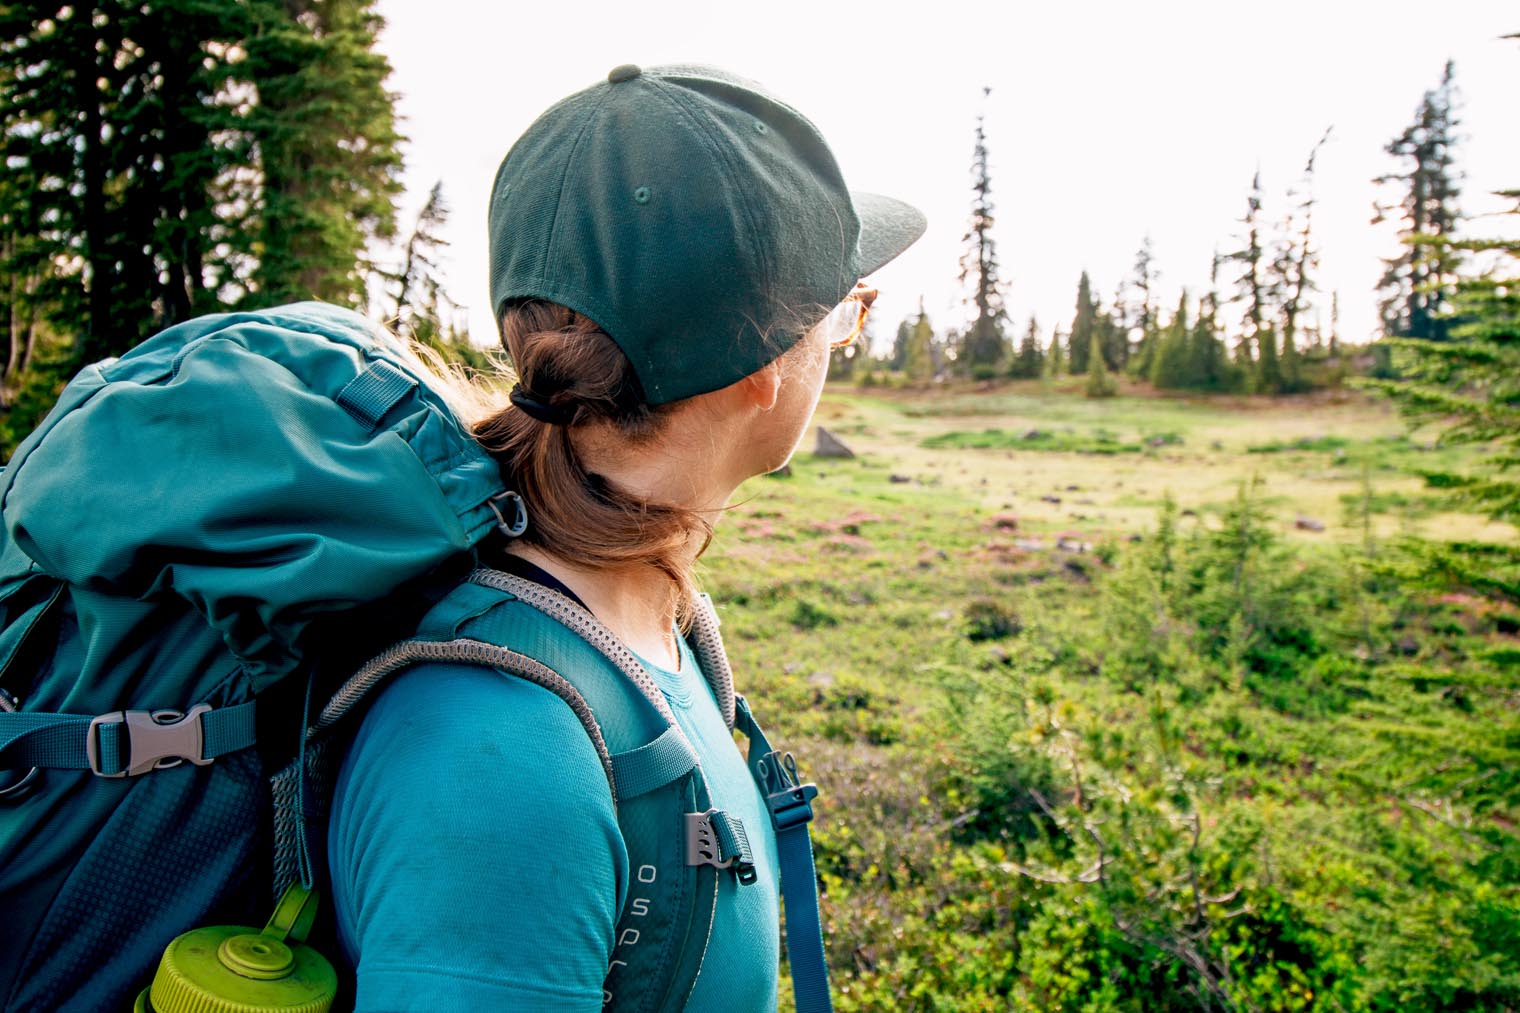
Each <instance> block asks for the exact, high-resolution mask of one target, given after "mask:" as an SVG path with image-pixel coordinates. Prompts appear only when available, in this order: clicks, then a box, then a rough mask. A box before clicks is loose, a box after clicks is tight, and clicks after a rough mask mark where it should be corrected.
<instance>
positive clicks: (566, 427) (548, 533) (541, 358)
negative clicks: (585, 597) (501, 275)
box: [429, 299, 713, 629]
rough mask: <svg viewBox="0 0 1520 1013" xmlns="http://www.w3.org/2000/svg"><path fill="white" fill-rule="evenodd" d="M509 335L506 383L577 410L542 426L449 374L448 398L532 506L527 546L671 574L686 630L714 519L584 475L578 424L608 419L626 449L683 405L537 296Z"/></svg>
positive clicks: (508, 315)
mask: <svg viewBox="0 0 1520 1013" xmlns="http://www.w3.org/2000/svg"><path fill="white" fill-rule="evenodd" d="M501 333H502V344H503V345H504V346H505V348H506V351H507V355H508V356H509V358H510V367H509V368H508V373H509V376H511V375H515V377H516V380H517V382H518V383H519V384H520V385H521V387H522V390H523V391H524V392H525V393H526V394H528V396H530V397H532V398H533V399H534V400H536V401H538V402H541V403H543V404H547V405H550V406H551V407H552V408H554V409H555V410H560V411H567V412H569V413H571V414H570V416H569V421H568V422H566V423H564V424H550V423H547V422H542V421H539V420H538V419H536V418H534V417H532V416H531V415H529V414H528V413H527V412H525V411H523V410H522V409H520V408H518V407H516V406H515V405H512V404H510V403H509V402H508V401H507V399H506V398H505V397H503V396H502V395H501V392H500V390H497V391H495V392H490V391H484V390H482V389H481V387H480V385H479V384H477V383H469V382H468V381H466V382H464V383H461V382H459V381H460V380H462V379H463V378H462V377H460V376H459V374H458V371H457V370H450V371H449V373H448V374H445V377H446V378H445V384H444V386H445V387H446V388H447V389H446V391H445V393H446V394H448V395H452V396H451V397H450V400H451V401H453V402H454V403H455V407H456V410H459V411H460V412H461V414H462V415H463V416H464V417H465V420H466V422H467V424H468V425H469V428H470V431H471V433H472V434H473V435H474V437H475V439H476V440H477V441H478V442H479V443H480V445H481V446H483V447H484V448H485V449H486V450H487V451H489V452H490V453H491V455H492V456H493V457H495V458H496V460H497V461H498V462H499V463H500V464H501V467H502V472H503V474H504V475H505V476H506V478H507V482H508V485H509V487H510V488H512V489H513V490H515V491H516V492H517V493H518V494H519V495H520V496H522V498H523V501H524V503H526V505H527V508H528V518H529V520H528V529H527V531H526V532H524V533H523V534H522V536H521V537H520V538H519V541H520V542H522V543H523V544H525V545H532V546H535V547H538V548H541V549H543V550H544V551H546V552H548V553H551V554H552V555H555V556H558V557H559V558H561V559H564V560H565V561H566V562H569V563H572V564H574V565H577V566H584V567H587V568H589V569H617V568H621V567H625V566H640V565H642V566H651V567H653V568H655V569H656V570H658V571H659V572H660V573H662V574H664V575H665V576H666V577H667V578H669V580H670V582H671V593H672V595H673V596H674V597H675V601H676V617H677V620H678V622H679V623H680V624H681V626H682V628H683V629H684V628H686V627H687V625H688V624H689V622H690V618H691V617H690V600H691V598H692V597H693V596H694V594H695V592H696V581H695V579H694V578H693V576H692V574H691V571H690V568H689V566H688V562H687V560H688V555H689V553H690V546H691V543H692V541H693V539H696V538H700V539H701V546H700V548H699V550H698V555H700V554H701V551H703V550H705V549H706V548H707V544H708V542H709V541H710V540H711V537H712V531H713V524H712V521H711V520H709V519H708V518H707V517H705V516H704V515H703V514H702V513H700V512H698V511H695V510H691V509H688V508H686V507H681V506H677V505H674V504H668V503H650V502H646V501H645V500H643V499H640V498H638V497H636V496H634V495H632V494H630V493H628V492H627V491H625V490H623V489H621V488H619V487H618V486H616V485H614V484H613V483H611V482H609V481H608V480H607V479H605V478H604V477H602V476H601V475H598V474H596V473H595V472H590V471H587V470H586V468H585V466H584V464H583V463H582V462H581V459H580V455H579V454H578V453H577V452H576V449H575V444H574V442H573V441H572V440H571V430H572V429H573V428H574V427H577V426H580V425H583V424H586V423H589V422H593V421H600V422H603V423H605V424H607V425H609V426H611V427H613V431H614V432H615V433H616V434H617V436H618V437H619V438H621V439H622V440H623V441H625V442H627V443H628V444H630V445H633V446H637V445H640V444H647V443H649V442H650V441H652V440H654V439H655V438H656V437H658V436H659V435H661V434H662V433H663V432H664V431H665V428H666V425H667V422H668V420H669V417H670V416H671V415H672V414H673V413H674V412H675V411H677V410H679V406H678V405H658V406H651V405H649V404H647V403H646V402H645V400H644V395H643V389H642V387H641V385H640V384H639V380H638V376H637V375H636V374H635V373H634V371H633V366H632V364H631V363H630V362H629V361H628V357H627V356H625V355H624V354H623V352H622V350H621V349H619V348H618V347H617V345H616V344H614V343H613V341H612V339H611V338H610V337H608V335H607V333H606V332H605V331H603V330H602V329H601V328H600V327H599V326H597V324H596V323H595V322H594V321H592V320H591V319H590V318H588V317H585V316H583V315H581V314H580V313H577V312H575V311H574V310H571V309H568V308H567V307H564V306H561V305H558V304H556V303H550V302H545V301H543V300H537V299H535V300H526V301H522V302H516V303H512V304H509V305H508V306H507V307H506V309H505V310H503V314H502V318H501ZM429 358H433V357H429ZM437 365H438V363H437V362H436V360H435V361H434V363H433V366H434V368H433V370H432V371H433V372H438V369H437ZM449 374H452V375H449Z"/></svg>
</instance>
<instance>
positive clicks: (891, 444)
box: [705, 384, 1520, 1011]
mask: <svg viewBox="0 0 1520 1013" xmlns="http://www.w3.org/2000/svg"><path fill="white" fill-rule="evenodd" d="M816 421H818V422H819V423H820V424H822V425H824V426H826V427H828V428H829V429H830V430H831V431H832V432H834V433H835V434H836V435H838V436H840V437H841V438H842V439H843V440H845V441H846V442H847V443H848V444H849V445H850V446H851V448H852V449H853V450H854V451H855V452H856V454H857V455H858V456H857V457H856V458H855V459H852V460H836V459H827V460H826V459H821V458H816V457H814V456H812V455H811V454H809V453H807V452H806V451H807V450H808V449H810V448H811V445H812V444H811V442H809V443H808V444H807V445H806V446H805V448H804V452H802V453H799V454H798V456H797V458H796V459H795V460H794V462H793V465H792V469H791V475H790V477H784V478H782V477H768V478H765V479H758V480H755V481H754V482H752V483H751V484H750V485H749V486H747V487H746V488H745V489H744V490H743V491H742V494H741V500H742V502H741V503H740V505H738V506H736V507H734V508H733V509H732V510H731V512H730V514H729V516H728V517H727V518H725V520H724V522H723V524H721V525H720V527H719V531H718V535H717V537H716V539H715V541H714V543H713V546H712V548H711V549H710V550H709V552H708V554H707V556H706V557H705V582H706V585H707V587H708V589H709V590H710V591H712V593H713V595H714V597H715V599H717V601H718V602H719V604H720V609H721V614H722V615H723V616H724V623H725V634H726V639H727V642H728V645H729V651H730V654H731V656H732V659H733V662H734V668H735V672H736V678H737V679H738V682H739V685H740V689H741V691H743V692H745V693H747V694H748V695H749V696H750V698H751V700H752V701H753V702H754V703H755V709H756V711H757V713H758V715H759V716H760V718H761V720H762V721H763V722H765V723H766V725H767V727H768V728H769V729H771V731H772V737H773V738H780V739H781V740H782V741H783V742H784V743H785V744H786V746H787V748H791V749H793V750H795V751H796V753H797V755H798V759H799V763H800V765H801V767H802V770H803V773H804V775H805V776H807V777H808V778H810V779H813V780H816V781H817V782H818V783H819V785H820V788H821V792H822V795H821V801H820V804H819V807H818V810H819V816H818V821H817V823H816V824H815V827H816V833H815V846H816V848H817V850H818V858H819V869H820V875H821V877H822V881H823V885H824V888H825V892H824V896H823V905H824V918H825V923H826V925H827V927H828V931H829V939H828V943H829V954H830V960H831V967H832V968H833V975H834V984H835V990H836V993H837V996H838V998H837V1003H838V1007H839V1008H840V1009H841V1010H844V1011H849V1010H891V1009H912V1010H1006V1009H1019V1010H1024V1009H1028V1010H1037V1009H1038V1010H1107V1009H1125V1010H1131V1009H1132V1010H1195V1009H1196V1010H1203V1009H1258V1010H1278V1009H1283V1010H1288V1009H1294V1010H1297V1009H1304V1010H1364V1009H1365V1010H1374V1009H1375V1010H1404V1009H1458V1008H1461V1009H1492V1010H1503V1009H1520V963H1517V955H1520V836H1517V830H1516V823H1517V822H1520V769H1517V764H1516V758H1517V757H1520V689H1517V685H1520V636H1517V634H1520V614H1516V613H1515V612H1513V611H1511V610H1508V609H1506V608H1502V607H1499V606H1496V605H1494V604H1492V603H1489V602H1485V601H1482V600H1479V599H1477V598H1475V597H1471V596H1466V595H1462V594H1450V593H1448V594H1437V593H1434V592H1420V591H1416V590H1414V589H1413V587H1412V585H1410V584H1408V583H1407V582H1406V581H1402V580H1401V579H1400V577H1399V554H1398V548H1397V547H1398V544H1399V541H1400V539H1401V538H1405V537H1408V536H1420V537H1425V538H1435V539H1440V538H1456V537H1462V538H1477V539H1493V540H1504V539H1511V538H1513V537H1514V534H1515V533H1514V532H1513V531H1512V530H1510V529H1509V528H1507V527H1505V526H1502V525H1494V524H1490V523H1487V522H1486V521H1484V520H1483V519H1482V518H1479V517H1474V516H1470V515H1464V514H1460V513H1453V512H1450V511H1448V510H1446V509H1444V508H1443V506H1442V505H1441V504H1440V503H1439V502H1438V501H1437V500H1436V499H1435V498H1434V497H1433V495H1432V494H1431V492H1430V491H1429V490H1427V489H1425V488H1424V487H1423V485H1422V483H1421V480H1420V478H1419V477H1418V475H1419V472H1420V470H1421V469H1422V468H1424V467H1428V466H1432V465H1434V464H1440V465H1448V464H1451V463H1453V461H1454V460H1459V459H1460V457H1461V455H1464V454H1476V453H1481V452H1482V450H1481V448H1471V447H1468V448H1452V447H1442V446H1437V445H1436V444H1435V443H1434V440H1433V437H1430V436H1427V435H1425V434H1422V433H1420V432H1415V433H1412V434H1411V433H1406V432H1405V430H1404V428H1403V426H1402V424H1401V423H1400V422H1399V420H1398V419H1397V418H1396V417H1395V416H1394V415H1393V413H1392V412H1391V410H1390V409H1389V408H1388V407H1387V406H1386V405H1384V404H1382V403H1379V402H1373V401H1368V400H1366V399H1364V398H1362V397H1360V396H1359V395H1351V394H1335V395H1331V394H1323V393H1322V394H1318V395H1314V396H1306V397H1303V398H1297V399H1295V398H1283V399H1273V400H1266V399H1244V398H1242V399H1233V400H1232V399H1213V400H1204V399H1200V400H1182V399H1161V398H1156V397H1154V396H1121V397H1119V398H1116V399H1112V400H1107V401H1090V400H1087V399H1085V398H1082V397H1080V396H1079V395H1073V394H1072V393H1071V392H1066V391H1052V390H1048V389H1043V388H1041V387H1040V386H1039V385H1038V384H1028V385H1013V386H1008V385H1004V386H1000V387H997V388H993V389H977V388H971V387H965V388H958V389H951V390H945V391H936V392H933V393H928V394H925V393H922V392H920V393H913V392H907V391H895V390H880V389H877V390H857V389H853V388H846V387H838V388H834V387H831V388H830V389H829V391H828V392H827V393H826V394H825V397H824V400H823V403H822V404H821V405H820V408H819V411H818V415H817V417H816ZM1427 462H1429V463H1427ZM785 992H786V989H785V988H784V989H783V993H785ZM789 1002H790V997H789V995H785V994H784V997H783V1009H786V1008H787V1006H788V1003H789Z"/></svg>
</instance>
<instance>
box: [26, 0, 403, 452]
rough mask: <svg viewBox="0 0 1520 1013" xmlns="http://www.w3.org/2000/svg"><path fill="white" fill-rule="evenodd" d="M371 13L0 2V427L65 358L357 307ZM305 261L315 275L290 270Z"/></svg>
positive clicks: (369, 228)
mask: <svg viewBox="0 0 1520 1013" xmlns="http://www.w3.org/2000/svg"><path fill="white" fill-rule="evenodd" d="M371 7H372V3H371V2H370V0H132V2H129V0H107V2H103V3H97V4H94V5H90V6H86V7H78V6H65V5H58V6H56V7H53V8H50V9H49V10H48V12H47V16H44V17H37V16H36V15H37V11H36V8H35V6H32V5H20V4H0V155H3V157H4V161H5V165H6V167H7V172H6V175H5V178H4V180H3V181H0V274H3V277H4V279H5V281H4V282H3V283H0V302H3V305H0V312H3V317H4V319H5V320H6V322H7V323H8V324H9V326H10V337H11V347H10V354H9V355H8V357H7V366H6V373H5V377H4V384H3V386H0V401H3V403H4V406H5V407H6V409H7V411H8V413H9V417H8V418H7V419H6V430H7V432H9V433H11V434H24V433H25V432H26V431H27V430H28V429H29V428H30V426H31V424H32V423H34V422H35V421H36V420H37V419H38V418H40V417H41V415H42V414H43V413H44V412H45V411H46V410H47V408H48V407H49V406H50V403H51V400H52V397H53V396H54V395H55V393H56V390H57V388H58V386H59V383H60V382H61V380H62V379H63V378H64V377H65V376H67V375H68V374H69V373H71V372H73V371H74V370H75V369H77V368H78V366H80V365H82V364H83V363H85V362H88V361H94V360H97V359H100V358H104V357H106V356H110V355H116V354H120V353H121V352H122V351H124V350H125V349H127V348H129V347H131V346H132V345H134V344H136V343H137V342H139V341H140V340H142V339H143V338H145V337H147V336H148V335H150V334H152V333H153V332H155V331H157V330H159V329H161V328H163V327H164V326H167V325H169V324H172V323H175V322H177V321H179V320H183V319H185V318H187V317H190V316H194V315H198V314H201V313H205V312H210V311H214V310H218V309H226V308H235V307H237V306H243V305H250V304H255V303H264V302H271V301H275V300H277V299H282V298H286V297H291V296H295V295H302V296H305V295H316V296H319V297H324V298H329V299H335V300H338V301H345V302H348V303H350V304H354V305H358V304H360V303H362V302H363V296H364V289H365V285H364V283H363V274H364V271H365V266H364V264H363V257H364V252H365V250H366V248H367V247H368V245H369V243H370V241H371V240H372V239H373V238H375V237H376V236H377V235H385V234H387V233H388V232H389V231H390V225H391V221H392V211H391V204H390V202H391V198H392V197H393V196H394V194H395V193H396V191H397V189H398V188H399V184H398V182H397V179H396V172H397V170H398V169H399V155H398V154H397V152H396V137H395V133H394V130H393V127H392V120H391V112H390V102H391V97H390V96H389V95H388V94H387V93H386V92H385V91H384V90H383V87H382V86H381V83H382V82H383V79H384V75H385V72H386V67H385V61H384V59H383V58H382V57H379V56H378V55H377V54H375V53H374V52H373V51H372V50H371V49H369V48H368V47H370V46H371V45H372V44H373V41H374V33H375V31H376V30H378V27H379V20H378V18H376V17H375V16H374V15H373V13H371V11H370V8H371ZM292 40H297V41H300V42H301V45H299V46H298V45H294V44H293V43H292ZM276 56H278V59H276V58H275V57H276ZM303 61H305V62H303ZM375 166H386V167H388V169H387V170H386V171H388V172H389V176H388V177H387V178H386V179H383V180H378V181H377V177H376V176H375V175H374V173H373V172H371V171H370V170H371V169H372V168H373V167H375ZM382 175H383V173H382ZM275 215H279V216H281V217H280V220H279V221H275V220H274V218H273V216H275ZM318 254H320V256H321V257H325V258H326V259H327V261H328V263H327V265H326V266H325V267H321V268H320V269H318V268H317V267H315V266H314V264H315V261H314V259H313V260H308V259H303V258H307V257H308V256H309V257H311V258H316V257H317V255H318ZM340 263H341V265H342V266H341V267H339V266H335V265H339V264H340ZM302 278H308V280H311V281H313V282H314V283H313V284H307V283H306V282H305V281H301V279H302ZM334 278H337V279H338V281H336V282H333V281H332V279H334ZM290 279H296V282H299V283H296V282H291V281H290ZM317 281H320V282H321V283H320V284H315V282H317ZM4 449H7V448H6V447H0V450H4Z"/></svg>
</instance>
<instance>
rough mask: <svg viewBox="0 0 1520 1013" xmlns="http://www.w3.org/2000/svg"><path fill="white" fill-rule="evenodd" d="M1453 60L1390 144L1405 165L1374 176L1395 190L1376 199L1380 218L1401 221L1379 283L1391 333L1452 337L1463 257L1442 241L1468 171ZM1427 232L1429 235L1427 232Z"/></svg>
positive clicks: (1456, 214) (1450, 232)
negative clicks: (1452, 305) (1397, 246)
mask: <svg viewBox="0 0 1520 1013" xmlns="http://www.w3.org/2000/svg"><path fill="white" fill-rule="evenodd" d="M1454 72H1455V71H1454V67H1453V64H1452V62H1451V61H1450V60H1448V61H1447V62H1446V69H1445V70H1444V71H1443V72H1442V74H1441V82H1440V84H1438V85H1437V86H1436V87H1435V88H1432V89H1431V90H1429V91H1427V92H1426V93H1425V97H1424V98H1423V99H1422V100H1421V102H1420V107H1419V109H1418V110H1416V112H1415V118H1414V122H1412V123H1410V124H1409V126H1407V127H1405V128H1404V130H1403V131H1402V132H1401V133H1400V134H1399V135H1398V136H1397V137H1395V138H1393V140H1391V141H1389V142H1388V145H1387V147H1386V148H1385V149H1384V150H1386V151H1387V152H1388V154H1390V155H1392V156H1393V157H1394V158H1395V159H1398V160H1399V161H1400V163H1401V171H1399V172H1391V173H1386V174H1384V175H1382V176H1378V177H1377V178H1376V179H1374V180H1373V182H1374V183H1377V184H1378V185H1379V186H1381V187H1383V188H1385V189H1391V190H1395V191H1396V192H1397V193H1398V197H1397V199H1396V200H1394V201H1393V202H1392V203H1388V204H1384V203H1381V202H1379V203H1378V204H1376V205H1375V213H1374V217H1373V224H1378V223H1380V222H1383V221H1386V220H1389V219H1394V220H1396V221H1397V222H1398V234H1399V238H1400V239H1401V240H1402V241H1403V247H1402V249H1401V251H1400V252H1399V254H1398V255H1397V256H1395V257H1390V258H1388V259H1386V260H1384V261H1383V264H1384V272H1383V278H1382V281H1381V282H1380V283H1379V285H1378V289H1379V291H1380V292H1381V293H1382V300H1381V302H1380V304H1379V309H1380V311H1381V315H1382V323H1383V333H1384V334H1385V335H1388V336H1395V335H1397V336H1401V337H1411V338H1431V339H1434V340H1436V341H1441V340H1444V339H1445V337H1446V332H1447V327H1448V321H1447V319H1446V318H1445V310H1446V308H1447V301H1448V299H1449V297H1450V293H1451V290H1452V286H1453V284H1454V283H1455V281H1456V276H1457V269H1458V267H1459V265H1460V263H1461V256H1462V250H1461V248H1460V247H1459V246H1457V245H1454V244H1452V243H1449V242H1444V243H1443V242H1439V241H1431V240H1442V239H1450V238H1452V237H1453V236H1454V235H1455V233H1456V230H1457V225H1458V222H1459V220H1460V217H1461V213H1460V211H1459V210H1458V208H1457V198H1458V197H1459V196H1460V195H1461V175H1460V173H1459V172H1458V171H1457V168H1456V158H1455V148H1456V128H1457V125H1458V123H1459V122H1460V121H1459V120H1458V119H1457V112H1456V107H1457V88H1456V83H1455V81H1454V79H1453V74H1454ZM1421 237H1428V238H1421Z"/></svg>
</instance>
